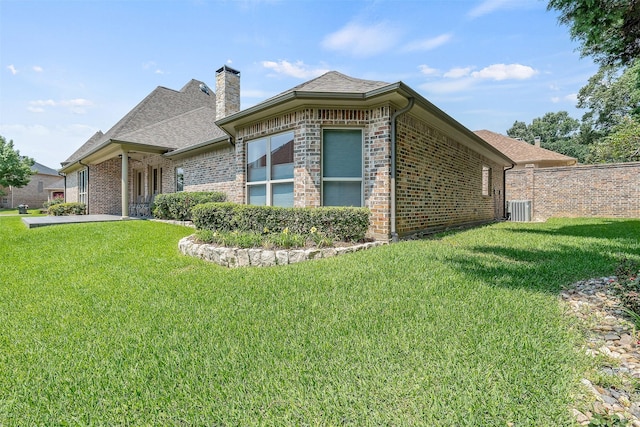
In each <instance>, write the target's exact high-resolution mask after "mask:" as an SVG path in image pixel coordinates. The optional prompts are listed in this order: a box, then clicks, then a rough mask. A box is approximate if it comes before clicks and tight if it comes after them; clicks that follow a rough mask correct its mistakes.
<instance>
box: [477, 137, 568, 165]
mask: <svg viewBox="0 0 640 427" xmlns="http://www.w3.org/2000/svg"><path fill="white" fill-rule="evenodd" d="M474 133H475V134H476V135H478V136H479V137H480V138H482V139H484V140H485V141H487V142H488V143H489V144H491V145H493V146H494V147H495V148H497V149H498V150H500V151H501V152H503V153H504V154H506V155H507V156H508V157H509V158H511V159H512V160H513V161H514V162H515V163H516V165H521V166H523V165H526V164H534V165H536V166H539V167H551V166H572V165H575V164H576V163H577V159H575V158H574V157H569V156H565V155H564V154H560V153H556V152H555V151H551V150H547V149H546V148H541V147H538V146H535V145H531V144H529V143H528V142H526V141H520V140H517V139H514V138H510V137H508V136H505V135H501V134H499V133H495V132H491V131H489V130H485V129H483V130H477V131H474Z"/></svg>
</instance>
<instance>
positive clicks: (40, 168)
mask: <svg viewBox="0 0 640 427" xmlns="http://www.w3.org/2000/svg"><path fill="white" fill-rule="evenodd" d="M31 170H32V171H34V172H36V173H38V174H41V175H56V176H57V175H58V171H57V170H55V169H51V168H50V167H48V166H45V165H43V164H41V163H38V162H35V163H34V164H33V166H31Z"/></svg>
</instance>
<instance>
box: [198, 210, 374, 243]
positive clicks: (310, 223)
mask: <svg viewBox="0 0 640 427" xmlns="http://www.w3.org/2000/svg"><path fill="white" fill-rule="evenodd" d="M369 216H370V213H369V210H368V209H367V208H351V207H321V208H282V207H276V206H250V205H239V204H235V203H206V204H202V205H199V206H196V207H195V208H193V210H192V217H193V223H194V225H195V226H196V228H198V229H208V230H213V231H218V232H225V231H238V232H254V233H265V234H268V233H280V232H282V231H284V230H285V229H287V230H288V231H289V232H290V233H293V234H300V235H304V236H306V235H309V234H310V233H311V230H312V229H313V230H314V233H319V238H320V239H329V240H334V239H335V240H342V241H356V240H362V239H363V238H364V236H365V234H366V232H367V229H368V228H369ZM311 234H313V233H311ZM324 241H325V242H326V240H324Z"/></svg>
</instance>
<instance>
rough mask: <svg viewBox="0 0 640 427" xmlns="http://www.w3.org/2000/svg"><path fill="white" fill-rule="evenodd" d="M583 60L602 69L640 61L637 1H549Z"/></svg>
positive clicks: (549, 5)
mask: <svg viewBox="0 0 640 427" xmlns="http://www.w3.org/2000/svg"><path fill="white" fill-rule="evenodd" d="M551 9H555V10H557V11H559V12H560V17H559V18H558V20H559V21H560V22H561V23H562V24H566V25H569V27H570V34H571V38H572V39H573V40H578V41H579V42H580V44H581V48H580V51H581V53H582V56H591V57H593V58H594V60H595V61H596V62H598V63H600V64H602V65H609V66H616V67H619V66H625V65H628V64H630V63H631V62H633V61H634V60H635V59H636V58H639V57H640V0H550V1H549V4H548V5H547V10H551Z"/></svg>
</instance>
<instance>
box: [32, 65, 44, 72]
mask: <svg viewBox="0 0 640 427" xmlns="http://www.w3.org/2000/svg"><path fill="white" fill-rule="evenodd" d="M33 71H35V72H36V73H41V72H43V71H44V69H43V68H42V67H40V66H39V65H34V66H33Z"/></svg>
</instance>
